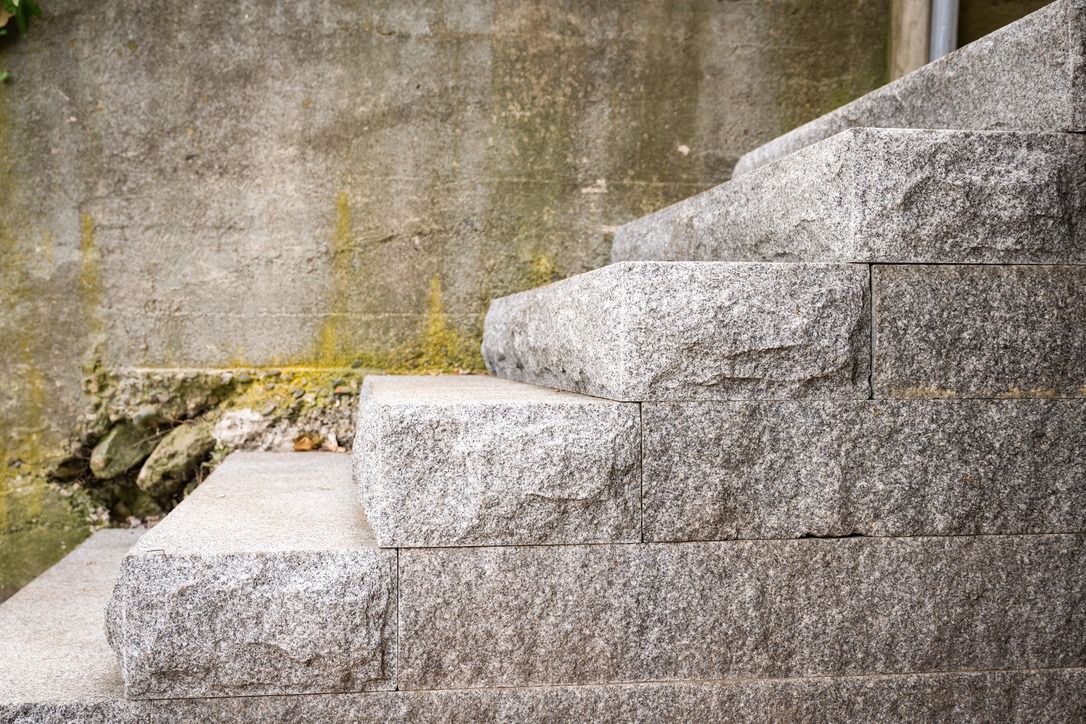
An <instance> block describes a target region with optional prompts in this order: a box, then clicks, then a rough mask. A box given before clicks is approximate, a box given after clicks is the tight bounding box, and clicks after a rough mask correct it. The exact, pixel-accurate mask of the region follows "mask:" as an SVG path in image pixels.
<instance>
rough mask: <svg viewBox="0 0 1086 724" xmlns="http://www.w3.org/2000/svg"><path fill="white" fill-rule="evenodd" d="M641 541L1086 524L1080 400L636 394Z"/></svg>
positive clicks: (973, 531) (1055, 529) (1058, 529)
mask: <svg viewBox="0 0 1086 724" xmlns="http://www.w3.org/2000/svg"><path fill="white" fill-rule="evenodd" d="M642 421H643V423H642V424H643V430H644V440H643V451H644V452H643V455H644V463H643V464H644V481H643V489H644V497H643V504H644V513H643V515H644V525H645V540H648V541H680V540H725V539H732V538H740V539H744V538H745V539H752V538H801V537H842V536H850V535H864V536H941V535H1005V534H1019V533H1022V534H1029V533H1082V532H1086V437H1084V435H1083V433H1084V431H1086V401H1079V400H878V401H859V402H853V401H802V402H799V401H770V402H651V403H650V402H647V403H644V404H643V405H642Z"/></svg>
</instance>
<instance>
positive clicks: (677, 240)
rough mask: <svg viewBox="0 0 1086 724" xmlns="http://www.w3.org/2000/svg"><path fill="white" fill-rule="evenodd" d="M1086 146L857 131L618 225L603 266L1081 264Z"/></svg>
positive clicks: (1023, 137) (1069, 137)
mask: <svg viewBox="0 0 1086 724" xmlns="http://www.w3.org/2000/svg"><path fill="white" fill-rule="evenodd" d="M1083 218H1086V138H1084V137H1082V136H1078V135H1074V134H1066V133H1013V132H976V131H928V130H902V129H878V128H869V129H865V128H860V129H853V130H847V131H844V132H842V133H840V134H838V135H836V136H833V137H832V138H829V139H827V140H825V141H822V142H820V143H817V144H815V145H813V146H810V147H808V148H804V149H803V150H801V151H798V152H796V153H794V154H792V155H790V156H789V157H788V158H786V159H782V160H781V161H780V162H779V163H774V164H772V165H769V166H766V167H765V168H761V169H758V170H757V171H756V172H754V173H750V174H747V175H745V176H742V177H740V178H738V179H735V180H733V181H730V182H728V183H725V184H722V185H720V186H717V187H716V188H713V189H710V190H709V191H706V192H704V193H702V194H700V195H698V196H694V197H693V198H690V199H687V200H685V201H680V202H679V203H677V204H675V205H673V206H670V207H667V208H665V209H663V210H661V211H658V212H656V213H655V214H651V215H649V216H647V217H645V218H643V219H639V220H637V221H633V222H631V223H629V224H626V225H625V226H622V227H621V228H619V230H618V231H617V232H616V234H615V241H614V245H613V247H612V252H611V255H612V260H614V261H628V260H638V259H641V260H669V259H676V260H693V261H705V260H708V261H824V262H893V263H903V262H906V263H908V262H930V263H1000V264H1006V263H1019V264H1022V263H1068V262H1079V263H1081V262H1086V223H1083V221H1082V219H1083Z"/></svg>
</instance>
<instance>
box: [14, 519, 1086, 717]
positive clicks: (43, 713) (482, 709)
mask: <svg viewBox="0 0 1086 724" xmlns="http://www.w3.org/2000/svg"><path fill="white" fill-rule="evenodd" d="M136 537H137V532H134V531H116V530H110V531H102V532H99V533H97V534H95V535H94V536H93V537H92V538H91V539H90V540H89V541H87V542H86V543H84V544H83V545H82V546H80V547H79V548H78V549H77V550H76V551H75V552H73V553H72V554H71V555H69V556H68V557H67V558H65V559H64V560H63V561H62V562H61V563H60V564H58V565H57V566H55V567H54V568H53V569H51V570H50V571H49V572H48V573H46V574H45V575H44V576H42V577H41V578H39V579H38V580H36V581H34V582H33V583H31V584H30V585H29V586H27V587H26V588H24V589H23V590H22V591H21V592H20V593H18V594H16V596H15V597H14V598H12V599H11V600H9V601H7V602H6V603H4V604H2V605H0V631H3V632H4V646H0V722H4V723H5V724H7V723H8V722H12V723H13V724H14V723H15V722H19V723H20V724H26V723H29V722H34V723H35V724H70V723H71V722H88V723H89V722H96V723H97V724H173V722H222V723H223V724H227V723H230V724H238V723H242V724H244V723H247V722H254V723H256V722H261V723H263V722H269V721H290V722H298V723H299V724H340V723H342V724H347V723H348V722H350V723H352V724H353V723H355V722H377V721H380V722H411V723H412V724H418V723H419V722H465V724H466V723H468V722H471V723H473V724H474V723H476V722H495V723H497V722H509V721H538V722H555V723H556V724H557V723H558V722H562V723H563V724H564V723H565V722H570V721H593V722H615V723H616V724H617V723H618V722H631V721H674V722H690V723H691V724H694V723H697V722H706V721H732V722H764V721H765V720H766V719H767V718H770V719H775V720H780V721H834V722H849V721H855V722H870V721H895V720H898V721H900V720H905V721H931V722H938V721H964V720H972V721H1004V722H1021V723H1022V724H1026V723H1027V722H1028V723H1029V724H1032V723H1033V722H1038V721H1081V720H1083V719H1086V669H1081V668H1072V669H1054V670H1045V671H995V672H965V673H939V674H912V675H902V676H893V675H891V676H885V675H880V676H864V677H845V678H809V679H775V680H745V681H736V680H733V681H705V682H663V683H646V684H619V685H603V686H560V687H535V688H525V689H472V690H463V689H462V690H456V691H396V692H392V691H388V692H371V693H358V694H315V695H305V696H255V697H253V696H246V697H217V698H206V699H167V700H159V701H133V700H126V699H125V698H124V692H123V688H122V686H121V683H120V678H119V676H118V675H117V664H116V661H115V659H114V658H113V654H112V652H111V651H110V650H109V646H108V645H107V644H106V641H105V637H104V635H103V632H102V626H101V620H102V611H103V609H104V608H105V605H106V601H107V599H108V597H109V592H110V590H111V588H112V586H113V581H114V579H115V578H116V575H117V571H118V568H119V566H120V561H121V559H122V557H123V555H124V553H125V551H126V550H127V549H128V547H129V546H130V545H131V544H132V543H133V542H134V541H135V540H136ZM73 592H77V593H78V595H72V594H73ZM948 692H952V695H949V696H948V695H947V693H948Z"/></svg>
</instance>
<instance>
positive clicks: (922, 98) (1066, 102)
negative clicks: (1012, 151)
mask: <svg viewBox="0 0 1086 724" xmlns="http://www.w3.org/2000/svg"><path fill="white" fill-rule="evenodd" d="M857 126H867V127H884V128H968V129H992V130H997V129H1013V130H1022V131H1072V132H1082V131H1086V2H1084V1H1083V0H1057V2H1054V3H1052V4H1051V5H1049V6H1047V7H1045V8H1042V9H1041V10H1038V11H1037V12H1035V13H1033V14H1032V15H1029V16H1027V17H1025V18H1023V19H1022V20H1020V21H1018V22H1016V23H1012V24H1011V25H1008V26H1006V27H1005V28H1002V29H1001V30H998V31H996V32H994V33H992V34H991V35H988V36H986V37H984V38H981V39H980V40H978V41H976V42H974V43H971V44H970V45H967V46H965V47H964V48H962V49H960V50H958V51H957V52H955V53H951V54H950V55H948V56H945V57H944V58H941V59H940V60H937V61H936V62H934V63H931V64H930V65H926V66H924V67H923V68H921V69H919V70H917V71H916V72H914V73H911V74H909V75H907V76H905V77H904V78H900V79H898V80H897V81H894V82H893V83H890V84H889V85H886V86H884V87H882V88H879V89H878V90H876V91H873V92H871V93H868V94H867V95H865V96H863V97H862V98H859V99H857V100H855V101H853V102H852V103H849V104H848V105H846V106H843V107H842V108H839V109H837V110H835V111H833V112H831V113H829V114H827V115H825V116H822V117H821V118H818V119H816V120H814V121H811V122H810V123H808V124H806V125H804V126H800V127H799V128H797V129H795V130H794V131H791V132H790V133H787V134H785V135H784V136H781V137H780V138H777V139H776V140H774V141H770V142H769V143H767V144H765V145H764V146H761V147H760V148H757V149H755V150H753V151H751V152H750V153H748V154H746V155H745V156H743V157H742V158H740V159H739V163H738V164H737V165H736V167H735V172H734V175H735V176H741V175H743V174H745V173H748V172H750V171H752V170H754V169H756V168H758V167H761V166H764V165H765V164H768V163H770V162H771V161H774V160H776V159H779V158H781V157H782V156H785V155H787V154H789V153H792V152H794V151H797V150H799V149H801V148H804V147H805V146H809V145H811V144H813V143H817V142H818V141H820V140H822V139H825V138H828V137H830V136H832V135H834V134H836V133H839V132H840V131H843V130H845V129H846V128H851V127H857Z"/></svg>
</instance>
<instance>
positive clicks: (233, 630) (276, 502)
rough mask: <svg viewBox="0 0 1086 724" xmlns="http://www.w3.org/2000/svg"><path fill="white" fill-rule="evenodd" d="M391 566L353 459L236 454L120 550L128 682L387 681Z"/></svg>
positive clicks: (120, 624) (133, 692)
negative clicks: (360, 495)
mask: <svg viewBox="0 0 1086 724" xmlns="http://www.w3.org/2000/svg"><path fill="white" fill-rule="evenodd" d="M395 562H396V554H395V552H394V551H383V550H380V549H378V548H377V546H376V543H375V542H374V540H373V534H372V531H371V530H370V528H369V525H368V524H367V522H366V520H365V518H364V516H363V514H362V511H361V509H360V508H359V507H358V502H357V497H356V495H355V491H354V489H353V486H352V484H351V476H350V458H349V457H348V456H346V455H333V454H320V453H311V454H289V453H288V454H276V453H234V454H233V455H231V456H230V457H229V458H228V459H227V460H226V461H225V462H224V463H223V464H222V465H220V466H219V468H218V469H216V471H215V472H214V473H213V474H212V476H211V477H210V478H208V480H207V481H206V482H204V483H203V484H202V485H201V486H200V487H199V488H197V489H196V491H195V492H194V493H193V494H192V495H190V496H189V497H188V498H186V499H185V501H184V502H182V503H181V505H179V506H178V507H177V508H176V509H175V510H174V511H173V512H172V513H170V515H169V516H167V518H166V519H165V520H164V521H163V522H162V523H160V524H159V525H158V526H156V527H155V528H154V529H152V530H151V531H149V532H148V533H147V534H146V535H145V536H144V537H143V538H142V539H141V540H140V542H139V543H138V544H137V545H136V546H135V547H133V549H132V550H131V551H130V552H129V553H128V555H126V556H125V558H124V562H123V564H122V566H121V573H120V578H119V580H118V583H117V586H116V588H115V589H114V593H113V597H112V599H111V601H110V606H109V613H108V625H107V634H108V637H109V640H110V645H111V646H112V647H113V649H114V651H116V653H117V655H118V658H119V659H120V662H121V671H122V674H123V676H124V681H125V692H126V694H127V695H128V696H129V697H130V698H151V699H160V698H170V697H203V696H230V695H237V696H248V695H258V694H299V693H323V692H340V691H364V690H370V689H391V688H393V687H394V678H395V639H396V571H395V565H396V563H395Z"/></svg>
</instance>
